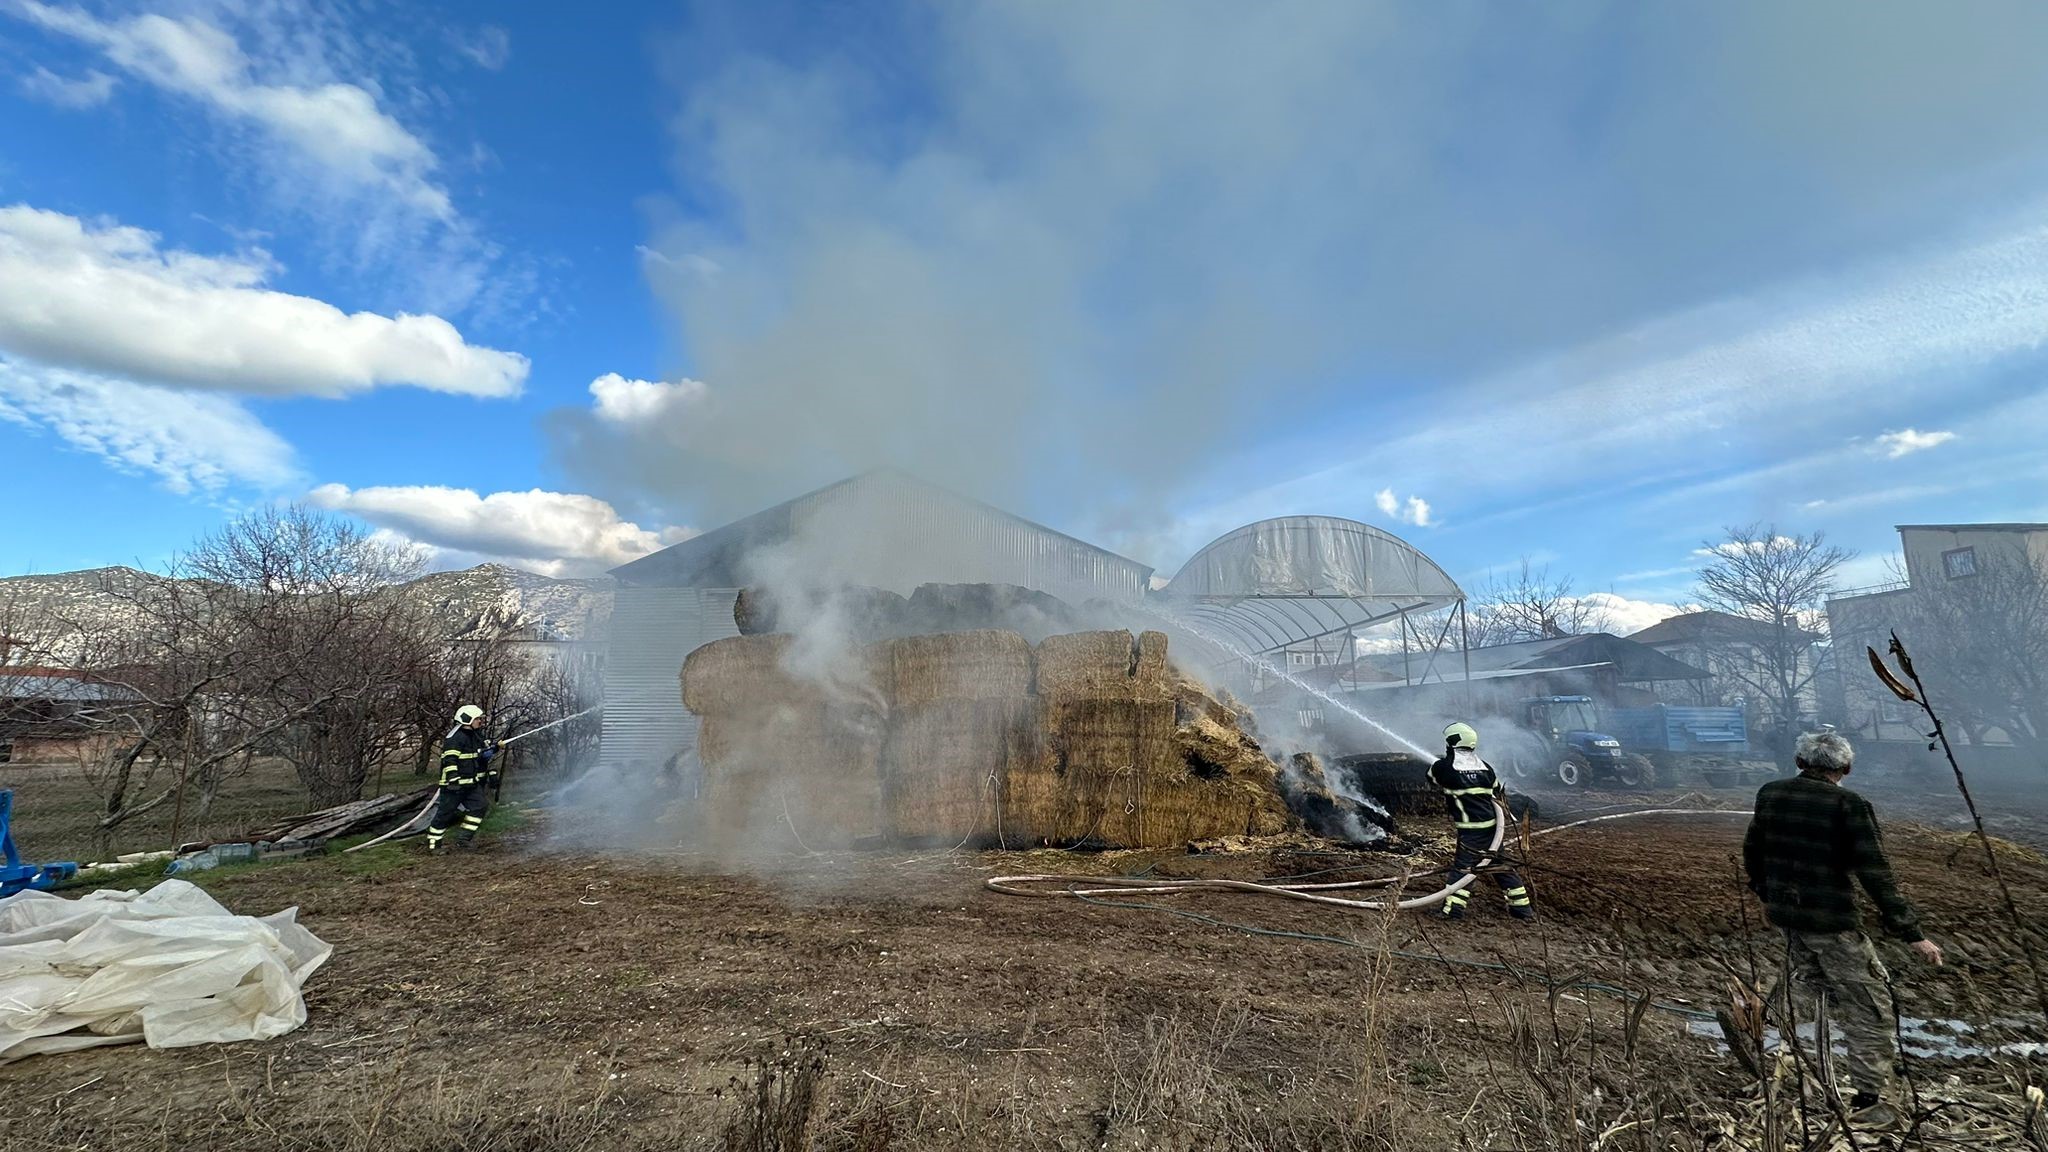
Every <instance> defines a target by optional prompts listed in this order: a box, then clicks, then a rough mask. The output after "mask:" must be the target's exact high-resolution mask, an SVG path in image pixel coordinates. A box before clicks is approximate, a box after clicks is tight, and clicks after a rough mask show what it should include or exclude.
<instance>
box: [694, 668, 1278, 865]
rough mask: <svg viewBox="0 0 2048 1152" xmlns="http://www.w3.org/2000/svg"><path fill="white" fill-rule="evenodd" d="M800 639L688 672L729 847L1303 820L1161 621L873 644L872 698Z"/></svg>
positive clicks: (1066, 840)
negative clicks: (1030, 635) (1033, 639)
mask: <svg viewBox="0 0 2048 1152" xmlns="http://www.w3.org/2000/svg"><path fill="white" fill-rule="evenodd" d="M790 645H791V640H790V638H789V637H787V636H780V635H764V636H744V637H736V638H731V639H726V640H720V641H716V642H714V643H712V644H709V645H706V646H704V647H703V648H699V649H698V650H697V651H696V652H694V653H692V654H691V655H690V657H689V659H688V660H687V661H686V662H685V664H684V668H683V701H684V704H685V706H686V707H688V708H689V709H690V710H691V711H692V712H695V713H696V714H697V715H698V716H699V717H701V718H702V729H701V732H700V735H699V738H698V758H699V760H700V762H701V763H702V765H703V773H704V775H703V780H704V783H703V787H702V791H701V793H700V799H701V803H700V815H701V818H702V824H703V827H704V830H705V832H706V833H707V835H708V836H709V837H710V838H711V840H712V842H713V843H712V845H711V846H712V847H714V848H717V847H722V846H727V845H723V844H721V843H719V841H721V840H723V839H732V838H745V837H748V836H753V837H764V836H769V835H772V832H771V829H773V828H777V827H781V826H782V825H785V824H788V825H792V826H793V827H794V829H795V830H796V832H797V834H798V835H799V836H800V837H801V838H802V840H803V841H804V842H805V843H806V844H807V845H808V846H810V847H813V848H822V847H836V846H844V845H848V844H853V843H857V842H860V841H863V840H867V839H870V838H873V837H877V836H881V837H887V838H888V839H891V840H897V841H906V842H912V843H945V844H952V843H960V842H977V843H984V844H1002V845H1005V846H1008V847H1013V848H1015V847H1024V846H1029V845H1040V844H1051V845H1057V846H1061V847H1068V846H1075V845H1083V844H1093V845H1102V846H1111V845H1114V846H1126V847H1140V846H1149V847H1157V846H1171V845H1177V844H1181V843H1185V842H1187V841H1190V840H1196V839H1205V838H1212V837H1218V836H1230V835H1240V836H1241V835H1255V836H1256V835H1270V834H1274V833H1278V832H1282V831H1285V830H1287V829H1289V828H1291V827H1294V826H1295V825H1296V821H1295V820H1294V819H1293V817H1292V815H1291V814H1290V813H1289V811H1288V808H1287V804H1286V800H1285V799H1284V797H1283V795H1282V790H1281V784H1280V770H1279V766H1278V765H1276V764H1274V763H1273V762H1272V761H1271V760H1270V759H1269V758H1268V757H1267V756H1266V755H1265V754H1264V753H1263V752H1262V751H1260V750H1259V747H1258V745H1257V743H1256V742H1255V741H1252V740H1251V739H1250V738H1249V737H1248V736H1246V735H1245V734H1244V732H1243V731H1242V729H1241V727H1240V726H1239V725H1238V723H1237V722H1236V720H1237V718H1236V716H1235V715H1234V713H1233V710H1232V709H1230V708H1228V707H1226V706H1224V705H1222V704H1220V703H1218V702H1217V701H1215V700H1214V699H1213V698H1211V697H1209V696H1208V695H1207V694H1206V693H1204V692H1203V691H1202V690H1201V689H1200V688H1199V687H1197V686H1195V685H1193V684H1192V683H1190V682H1188V681H1186V680H1184V679H1182V678H1181V677H1179V676H1178V675H1176V674H1175V673H1174V672H1173V670H1172V669H1171V668H1170V667H1169V665H1168V663H1167V658H1166V637H1165V636H1164V635H1163V634H1161V633H1158V632H1147V633H1144V634H1143V635H1142V636H1139V637H1135V638H1134V637H1133V636H1132V635H1131V634H1130V633H1129V632H1124V631H1110V632H1080V633H1072V634H1066V635H1056V636H1049V637H1046V638H1045V639H1044V640H1043V641H1041V642H1040V643H1039V644H1038V645H1037V648H1036V650H1035V652H1034V650H1033V647H1032V646H1031V645H1030V644H1029V643H1028V642H1026V640H1025V639H1024V638H1023V636H1021V635H1019V634H1018V633H1015V632H1010V631H1001V630H993V629H991V630H982V631H975V632H952V633H940V634H936V635H926V636H908V637H903V638H901V639H897V640H892V641H887V642H884V643H879V644H872V645H869V646H867V647H866V648H865V649H862V650H860V651H861V656H860V657H859V660H860V661H861V662H862V663H863V667H862V668H861V669H859V670H858V671H859V672H860V673H861V674H862V675H863V676H865V677H866V679H867V680H868V681H869V682H871V683H872V685H873V687H874V691H873V693H872V698H871V699H870V698H866V697H864V698H863V699H862V700H861V701H859V702H850V701H848V700H846V699H845V696H846V694H845V693H844V692H840V693H829V692H827V691H825V690H824V689H822V688H821V687H820V686H818V685H816V684H813V683H810V682H808V681H805V680H803V679H801V678H798V677H796V676H793V675H791V674H790V673H789V672H788V671H786V667H785V666H786V659H787V656H788V653H789V651H790ZM729 846H731V847H738V846H740V845H739V844H738V843H733V844H731V845H729Z"/></svg>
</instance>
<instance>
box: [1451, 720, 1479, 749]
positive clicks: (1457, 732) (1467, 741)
mask: <svg viewBox="0 0 2048 1152" xmlns="http://www.w3.org/2000/svg"><path fill="white" fill-rule="evenodd" d="M1444 743H1445V744H1446V745H1448V746H1450V747H1452V748H1470V749H1474V750H1477V749H1478V747H1479V733H1478V732H1477V731H1475V730H1474V729H1473V727H1472V726H1471V725H1470V724H1467V723H1465V722H1464V721H1463V720H1460V721H1458V722H1457V723H1456V724H1452V725H1450V726H1448V727H1446V728H1445V729H1444Z"/></svg>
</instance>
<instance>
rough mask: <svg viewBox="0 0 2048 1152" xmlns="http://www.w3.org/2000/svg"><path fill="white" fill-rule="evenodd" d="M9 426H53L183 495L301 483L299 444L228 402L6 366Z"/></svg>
mask: <svg viewBox="0 0 2048 1152" xmlns="http://www.w3.org/2000/svg"><path fill="white" fill-rule="evenodd" d="M0 419H5V420H9V421H12V422H14V423H17V424H21V425H24V426H27V427H31V428H47V429H48V430H50V431H52V432H54V433H56V434H57V435H58V436H59V437H61V438H63V439H64V440H65V441H66V442H67V443H69V444H71V445H72V446H73V447H75V448H78V449H80V450H82V451H85V452H89V453H92V454H93V455H95V456H99V457H101V458H103V459H105V460H106V461H107V462H108V463H109V464H111V465H113V466H114V467H115V468H117V469H119V470H121V471H123V472H128V473H131V474H136V475H149V476H155V477H156V478H158V479H159V480H161V481H162V482H163V484H164V486H165V487H167V488H169V489H170V490H171V491H173V492H178V493H185V494H191V493H208V494H213V493H218V492H220V491H222V490H223V489H225V488H227V487H229V486H230V485H253V486H255V487H258V488H278V487H282V486H284V485H286V484H290V483H293V482H295V481H296V479H297V469H296V467H295V466H294V464H293V456H292V449H291V446H290V445H288V444H286V443H285V442H284V441H283V440H282V439H280V438H279V437H278V435H277V434H276V433H275V432H272V431H271V430H270V429H269V428H266V427H264V425H263V424H262V422H261V421H259V420H257V419H256V418H255V417H254V416H252V415H250V414H249V412H248V411H247V410H246V409H244V408H243V407H242V405H241V404H240V403H238V402H237V401H235V400H233V399H231V398H229V397H226V396H211V395H195V394H193V393H189V392H180V391H176V390H173V389H169V388H157V387H153V386H151V385H147V384H135V383H131V382H129V381H126V380H112V379H108V378H106V377H103V376H94V375H90V374H87V373H83V372H70V371H66V370H64V369H61V368H43V367H39V366H32V365H25V364H16V363H11V362H9V361H6V360H0Z"/></svg>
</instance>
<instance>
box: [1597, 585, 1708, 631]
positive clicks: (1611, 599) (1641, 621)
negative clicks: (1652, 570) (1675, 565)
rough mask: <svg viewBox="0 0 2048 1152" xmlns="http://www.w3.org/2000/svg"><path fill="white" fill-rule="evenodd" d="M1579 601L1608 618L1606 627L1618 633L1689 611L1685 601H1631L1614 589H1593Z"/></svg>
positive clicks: (1635, 629) (1645, 626)
mask: <svg viewBox="0 0 2048 1152" xmlns="http://www.w3.org/2000/svg"><path fill="white" fill-rule="evenodd" d="M1579 602H1580V603H1582V604H1585V605H1586V606H1588V607H1590V608H1592V609H1593V610H1594V611H1595V612H1598V613H1599V614H1600V616H1601V617H1602V618H1603V619H1604V620H1605V621H1606V623H1607V629H1608V631H1610V632H1613V633H1614V634H1615V635H1617V636H1626V635H1628V634H1629V633H1631V632H1640V631H1642V630H1643V629H1645V628H1648V627H1649V626H1650V625H1652V624H1658V623H1662V622H1663V621H1665V620H1669V619H1670V618H1671V617H1673V616H1677V615H1680V614H1682V613H1685V612H1690V611H1692V609H1690V608H1688V607H1686V606H1684V605H1682V604H1660V603H1658V602H1657V601H1654V600H1631V599H1629V598H1628V597H1626V596H1617V595H1615V594H1614V593H1612V592H1593V593H1589V594H1588V595H1585V596H1581V597H1579Z"/></svg>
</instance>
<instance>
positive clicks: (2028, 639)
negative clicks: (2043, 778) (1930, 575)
mask: <svg viewBox="0 0 2048 1152" xmlns="http://www.w3.org/2000/svg"><path fill="white" fill-rule="evenodd" d="M1895 603H1896V604H1897V605H1898V618H1897V621H1896V624H1895V625H1894V626H1895V627H1896V628H1897V630H1898V633H1899V635H1900V636H1901V637H1902V638H1903V639H1904V640H1905V641H1906V642H1907V643H1908V644H1909V645H1911V647H1912V650H1913V651H1914V652H1915V653H1917V654H1918V660H1917V663H1918V665H1919V667H1920V669H1921V670H1922V672H1924V673H1925V675H1926V677H1927V681H1928V686H1929V687H1930V688H1931V689H1932V690H1933V691H1934V692H1936V693H1938V694H1939V700H1940V703H1941V705H1942V707H1943V709H1944V710H1945V711H1948V712H1950V713H1951V714H1952V715H1954V716H1955V717H1956V722H1957V724H1958V726H1960V727H1961V728H1962V729H1963V730H1964V732H1965V733H1966V734H1967V735H1968V737H1969V741H1970V743H1972V744H1982V743H1983V742H1984V741H1985V737H1986V736H1987V735H1988V730H1990V729H1993V728H1996V729H1998V730H1999V731H2001V732H2003V733H2005V734H2006V736H2008V737H2009V738H2010V739H2011V740H2012V742H2013V744H2014V745H2015V746H2016V747H2018V748H2021V749H2024V750H2027V751H2028V752H2029V753H2031V756H2032V758H2033V759H2034V760H2039V759H2040V758H2041V756H2042V755H2043V754H2048V561H2044V560H2041V559H2037V558H2034V557H2030V556H2027V555H2026V554H2025V553H2023V552H2022V553H2020V554H2018V555H2015V556H2013V557H2012V558H2011V559H2010V560H2009V561H2008V562H2002V563H1990V564H1985V565H1983V566H1982V567H1981V568H1980V569H1979V570H1978V572H1977V573H1976V574H1975V575H1973V576H1970V577H1968V578H1966V579H1959V580H1950V581H1947V582H1945V583H1943V584H1942V585H1941V586H1939V587H1934V588H1928V589H1925V590H1920V589H1915V590H1914V591H1913V593H1912V594H1911V595H1907V596H1902V597H1898V598H1897V599H1896V601H1895Z"/></svg>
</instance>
